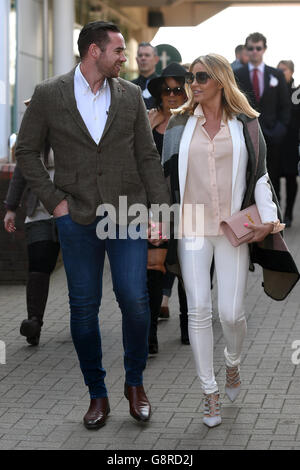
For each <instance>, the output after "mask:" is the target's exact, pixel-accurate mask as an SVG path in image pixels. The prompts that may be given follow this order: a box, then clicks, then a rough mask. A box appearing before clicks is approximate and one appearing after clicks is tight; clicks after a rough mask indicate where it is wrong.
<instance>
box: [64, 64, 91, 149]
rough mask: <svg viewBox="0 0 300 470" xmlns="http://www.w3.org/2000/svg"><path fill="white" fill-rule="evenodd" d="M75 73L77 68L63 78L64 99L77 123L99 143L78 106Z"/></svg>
mask: <svg viewBox="0 0 300 470" xmlns="http://www.w3.org/2000/svg"><path fill="white" fill-rule="evenodd" d="M74 73H75V69H73V70H72V71H71V72H70V73H68V74H67V75H64V76H63V77H62V78H61V82H60V88H61V92H62V95H63V100H64V102H65V104H66V106H67V108H68V110H69V111H70V113H71V115H72V117H73V118H74V120H75V121H76V123H77V125H78V126H79V127H80V128H81V129H82V131H83V132H84V133H85V134H86V135H87V136H88V137H89V138H90V139H91V140H92V141H93V142H94V144H95V145H97V144H96V142H95V141H94V139H93V138H92V136H91V134H90V133H89V131H88V128H87V127H86V125H85V123H84V120H83V119H82V117H81V114H80V112H79V111H78V108H77V104H76V100H75V94H74Z"/></svg>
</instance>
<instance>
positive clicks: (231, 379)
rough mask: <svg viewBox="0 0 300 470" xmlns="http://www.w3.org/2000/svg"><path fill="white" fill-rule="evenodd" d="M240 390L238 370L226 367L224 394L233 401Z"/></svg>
mask: <svg viewBox="0 0 300 470" xmlns="http://www.w3.org/2000/svg"><path fill="white" fill-rule="evenodd" d="M240 390H241V378H240V370H239V367H238V366H235V367H228V366H226V385H225V393H226V395H227V396H228V398H229V400H231V401H234V400H235V399H236V397H237V396H238V394H239V393H240Z"/></svg>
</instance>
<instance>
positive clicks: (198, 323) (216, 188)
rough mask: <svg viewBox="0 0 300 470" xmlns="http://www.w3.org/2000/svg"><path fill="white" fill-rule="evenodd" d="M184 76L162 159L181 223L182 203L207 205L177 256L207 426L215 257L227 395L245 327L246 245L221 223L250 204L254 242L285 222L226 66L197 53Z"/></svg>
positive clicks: (211, 422) (216, 419) (213, 416)
mask: <svg viewBox="0 0 300 470" xmlns="http://www.w3.org/2000/svg"><path fill="white" fill-rule="evenodd" d="M186 81H187V84H188V87H187V93H188V97H189V99H188V101H187V102H186V103H185V104H184V105H183V106H181V107H180V108H178V109H177V110H174V111H173V114H174V115H173V116H172V118H171V119H170V122H169V125H168V128H167V131H166V134H165V139H164V149H163V163H164V170H165V175H166V177H169V179H170V185H171V192H172V199H173V201H172V202H173V203H179V202H180V205H181V218H182V222H183V227H185V226H187V224H185V222H188V214H187V211H186V212H185V210H184V207H185V205H186V204H192V205H195V204H204V237H203V238H202V239H201V242H203V244H202V247H200V245H199V244H198V243H199V238H198V237H195V236H194V237H191V233H188V232H183V236H182V238H181V239H179V240H178V245H177V254H178V260H179V264H180V268H181V272H182V277H183V281H184V285H185V290H186V295H187V301H188V316H189V339H190V343H191V347H192V351H193V355H194V359H195V362H196V369H197V373H198V376H199V379H200V383H201V387H202V390H203V392H204V395H205V411H204V419H203V421H204V423H205V424H206V425H208V426H209V427H212V426H216V425H218V424H220V422H221V415H220V397H219V387H218V384H217V382H216V379H215V375H214V368H213V330H212V302H211V289H210V287H211V286H210V266H211V262H212V258H213V257H214V260H215V271H216V277H217V284H218V311H219V316H220V321H221V325H222V329H223V334H224V337H225V343H226V347H225V351H224V354H225V362H226V388H225V391H226V393H227V395H228V397H229V398H230V399H231V400H232V401H233V400H234V399H235V398H236V397H237V395H238V393H239V391H240V387H241V379H240V375H239V365H240V360H241V352H242V346H243V342H244V338H245V335H246V328H247V327H246V319H245V312H244V297H245V292H246V284H247V274H248V269H249V249H248V245H247V244H244V245H241V246H239V247H233V246H232V245H231V244H230V243H229V241H228V240H227V238H226V237H225V236H224V235H223V233H222V230H221V229H220V222H221V220H223V219H225V218H227V217H229V216H230V215H231V214H233V213H236V212H238V211H240V210H241V209H242V208H244V207H247V206H248V205H250V204H252V203H254V202H255V203H256V204H257V207H258V210H259V213H260V216H261V220H262V223H261V224H260V225H257V226H251V227H249V230H252V232H253V238H252V240H251V242H259V241H262V240H263V239H264V238H265V237H266V236H267V235H268V234H270V233H275V232H276V231H279V230H281V229H282V226H281V225H280V223H279V220H278V214H277V205H276V204H275V203H274V202H273V198H272V190H271V186H270V183H269V178H268V174H267V170H266V163H265V159H266V147H265V142H264V139H263V137H262V133H261V131H260V129H257V130H258V132H259V159H258V162H256V157H255V151H254V145H253V142H252V140H251V137H250V135H249V132H248V127H247V126H248V123H249V122H251V121H254V123H255V125H256V127H257V126H259V125H258V121H257V117H258V113H257V112H256V111H255V110H254V109H253V108H251V106H250V105H249V103H248V101H247V99H246V98H245V96H244V95H243V94H242V93H241V92H240V91H239V89H238V87H237V85H236V82H235V78H234V75H233V72H232V69H231V67H230V64H229V63H228V62H227V60H226V59H224V58H223V57H221V56H219V55H216V54H209V55H206V56H202V57H199V58H198V59H196V60H195V61H194V62H193V63H192V64H191V67H190V72H189V73H188V74H187V76H186ZM256 169H257V170H256ZM172 243H176V240H173V241H172ZM172 252H173V253H174V252H176V251H173V250H172V249H170V250H169V253H172ZM173 261H174V259H173ZM169 262H172V260H170V258H169Z"/></svg>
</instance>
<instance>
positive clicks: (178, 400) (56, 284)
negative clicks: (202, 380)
mask: <svg viewBox="0 0 300 470" xmlns="http://www.w3.org/2000/svg"><path fill="white" fill-rule="evenodd" d="M295 218H296V219H297V220H296V221H295V223H294V225H293V227H292V228H291V229H289V230H287V231H286V240H287V242H288V245H289V247H290V250H291V251H292V253H293V255H294V256H295V259H296V262H297V265H298V267H299V266H300V243H299V239H300V238H299V234H300V203H299V198H298V204H297V209H296V214H295ZM248 286H249V289H248V295H247V300H246V311H247V318H248V334H247V339H246V343H245V348H244V355H243V365H242V380H243V387H242V392H241V394H240V396H239V398H238V399H237V401H236V402H235V403H234V404H232V403H230V402H229V400H228V399H227V398H226V397H225V396H224V393H223V389H224V359H223V349H224V342H223V338H222V334H221V328H220V322H219V320H218V318H217V315H215V320H214V335H215V370H216V375H217V380H218V382H219V385H220V390H221V392H222V416H223V423H222V424H221V426H219V427H217V428H214V429H208V428H207V427H206V426H205V425H203V424H202V409H203V402H202V394H201V392H200V387H199V382H198V379H197V377H196V375H195V368H194V363H193V358H192V355H191V349H190V346H183V345H181V343H180V340H179V319H178V300H177V295H175V294H176V289H175V288H174V293H173V296H172V299H171V304H170V306H171V318H170V319H169V320H168V321H164V322H161V323H160V324H159V344H160V351H159V354H158V355H157V356H156V357H152V358H149V360H148V365H147V368H146V371H145V388H146V391H147V393H148V395H149V398H150V399H151V403H152V407H153V415H152V419H151V421H150V423H148V424H146V425H141V424H139V423H136V422H135V421H134V420H133V419H132V418H131V417H130V416H129V414H128V402H127V400H126V399H125V398H124V397H123V394H122V390H123V380H124V374H123V367H122V347H121V316H120V312H119V309H118V307H117V304H116V302H115V300H114V295H113V293H112V289H111V280H110V273H109V269H106V271H105V279H104V296H103V302H102V311H101V320H100V321H101V326H102V331H103V335H102V338H103V351H104V366H105V368H106V369H107V371H108V372H107V380H106V383H107V386H108V390H109V393H110V403H111V415H110V417H109V419H108V421H107V424H106V426H105V427H104V428H102V429H100V430H98V431H94V432H92V431H87V430H86V429H85V428H84V427H83V425H82V417H83V415H84V414H85V412H86V410H87V406H88V403H89V397H88V393H87V389H86V387H85V386H84V384H83V381H82V377H81V372H80V370H79V366H78V361H77V357H76V355H75V352H74V349H73V344H72V341H71V338H70V333H69V313H68V311H69V309H68V299H67V290H66V278H65V273H64V269H63V268H60V269H58V270H57V271H56V272H55V273H54V275H53V277H52V280H51V288H50V297H49V302H48V305H47V310H46V315H45V326H44V329H43V334H42V338H41V344H40V346H39V347H38V348H32V347H28V346H27V345H26V343H25V340H24V338H23V337H21V336H20V335H19V325H20V322H21V320H22V319H23V318H24V294H25V287H24V286H0V320H1V321H0V340H2V341H5V343H6V355H7V357H6V365H1V364H0V397H1V398H0V449H95V450H96V449H107V450H121V449H128V450H132V449H135V450H140V449H152V450H159V449H166V450H176V449H178V450H179V449H182V450H196V449H300V365H298V366H297V365H294V364H293V363H292V360H291V357H292V353H293V352H294V350H293V349H292V343H293V342H294V341H295V340H299V341H300V284H298V285H297V287H296V288H295V289H294V291H293V292H292V294H291V295H290V296H289V297H288V299H287V300H285V301H283V302H274V301H272V300H271V299H269V298H268V297H267V296H266V295H265V294H264V293H263V291H262V288H261V275H260V268H257V269H256V272H255V273H250V276H249V283H248ZM215 291H216V288H214V291H213V294H214V305H215V310H216V301H215V298H216V292H215ZM298 347H299V346H298ZM298 358H300V352H299V355H298Z"/></svg>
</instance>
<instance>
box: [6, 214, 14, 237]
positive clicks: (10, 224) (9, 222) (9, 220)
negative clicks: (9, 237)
mask: <svg viewBox="0 0 300 470" xmlns="http://www.w3.org/2000/svg"><path fill="white" fill-rule="evenodd" d="M15 220H16V213H15V212H14V211H7V212H6V214H5V217H4V228H5V230H6V231H7V232H8V233H13V232H15V231H16V226H15Z"/></svg>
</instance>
